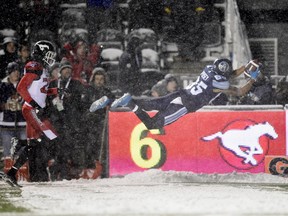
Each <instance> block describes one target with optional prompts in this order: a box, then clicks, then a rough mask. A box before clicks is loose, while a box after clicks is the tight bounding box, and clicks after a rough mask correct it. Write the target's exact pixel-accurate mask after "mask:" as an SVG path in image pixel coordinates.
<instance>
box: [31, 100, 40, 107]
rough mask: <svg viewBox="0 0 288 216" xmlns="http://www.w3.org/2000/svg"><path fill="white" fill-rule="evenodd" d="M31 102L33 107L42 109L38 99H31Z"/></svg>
mask: <svg viewBox="0 0 288 216" xmlns="http://www.w3.org/2000/svg"><path fill="white" fill-rule="evenodd" d="M29 104H30V105H31V106H32V107H33V108H35V109H41V107H40V106H39V104H38V103H37V102H36V101H34V100H32V101H30V103H29Z"/></svg>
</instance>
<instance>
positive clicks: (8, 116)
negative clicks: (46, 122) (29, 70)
mask: <svg viewBox="0 0 288 216" xmlns="http://www.w3.org/2000/svg"><path fill="white" fill-rule="evenodd" d="M6 75H7V76H6V77H5V78H4V79H3V80H2V83H1V84H0V92H1V95H0V112H3V118H2V119H1V120H0V128H1V129H0V130H1V133H0V136H1V139H2V143H3V149H4V151H3V157H4V158H6V159H7V158H10V157H11V156H12V155H11V153H10V149H11V139H12V138H13V137H17V138H18V139H21V140H26V122H25V119H24V117H23V115H22V111H21V109H22V98H21V96H20V95H19V94H18V93H17V91H16V86H17V84H18V82H19V79H20V71H19V65H18V64H17V63H16V62H10V63H9V64H8V66H7V69H6Z"/></svg>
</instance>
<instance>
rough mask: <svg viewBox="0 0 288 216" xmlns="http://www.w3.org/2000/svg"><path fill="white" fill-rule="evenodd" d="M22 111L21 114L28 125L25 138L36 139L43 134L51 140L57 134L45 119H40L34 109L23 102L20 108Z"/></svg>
mask: <svg viewBox="0 0 288 216" xmlns="http://www.w3.org/2000/svg"><path fill="white" fill-rule="evenodd" d="M22 113H23V116H24V118H25V120H26V122H27V124H28V123H29V125H30V129H29V130H27V138H28V139H30V140H31V139H38V138H40V137H41V136H42V135H43V134H44V135H45V136H46V137H47V138H48V139H50V140H53V139H55V138H56V137H57V134H56V132H55V130H54V128H53V127H52V125H51V124H50V122H49V121H48V120H47V119H45V120H43V121H42V120H41V119H40V118H39V117H38V116H37V113H36V111H35V109H33V108H31V107H29V106H26V105H25V104H24V105H23V108H22Z"/></svg>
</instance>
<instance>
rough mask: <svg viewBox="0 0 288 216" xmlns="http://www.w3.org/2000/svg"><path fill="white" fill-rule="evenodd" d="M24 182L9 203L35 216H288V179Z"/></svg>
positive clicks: (167, 175)
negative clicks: (18, 194)
mask: <svg viewBox="0 0 288 216" xmlns="http://www.w3.org/2000/svg"><path fill="white" fill-rule="evenodd" d="M20 183H21V184H22V185H23V187H22V188H21V190H22V193H21V194H22V196H21V197H16V198H15V197H14V198H13V197H11V198H10V200H12V201H13V202H14V203H15V205H16V206H22V207H26V208H28V209H30V210H31V211H32V215H77V216H78V215H109V216H111V215H113V216H114V215H125V216H126V215H136V216H138V215H139V216H146V215H149V216H152V215H153V216H154V215H160V216H162V215H163V216H164V215H165V216H166V215H169V216H172V215H177V216H181V215H199V216H205V215H209V216H210V215H211V216H212V215H221V216H222V215H245V216H246V215H247V216H251V215H259V216H260V215H261V216H265V215H270V216H271V215H288V204H287V200H288V178H283V177H278V176H272V175H268V174H247V173H246V174H245V173H244V174H239V173H231V174H211V175H207V174H193V173H188V172H174V171H167V172H163V171H160V170H149V171H145V172H141V173H133V174H129V175H127V176H125V177H122V178H120V177H119V178H110V179H97V180H84V179H81V180H72V181H61V182H49V183H27V182H20ZM1 184H3V183H1ZM8 215H11V214H8ZM17 215H19V214H17ZM24 215H25V214H24ZM26 215H27V214H26ZM28 215H31V213H29V214H28Z"/></svg>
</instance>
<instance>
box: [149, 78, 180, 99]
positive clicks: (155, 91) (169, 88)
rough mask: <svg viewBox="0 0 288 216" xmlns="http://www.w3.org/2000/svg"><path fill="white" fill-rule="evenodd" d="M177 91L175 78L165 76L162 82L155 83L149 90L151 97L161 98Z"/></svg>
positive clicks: (177, 86)
mask: <svg viewBox="0 0 288 216" xmlns="http://www.w3.org/2000/svg"><path fill="white" fill-rule="evenodd" d="M177 90H179V84H178V80H177V78H176V77H174V76H173V75H171V74H167V75H166V76H165V77H164V79H163V80H160V81H159V82H158V83H156V84H155V85H154V86H153V87H152V89H151V96H153V97H161V96H164V95H167V94H169V93H172V92H175V91H177Z"/></svg>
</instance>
